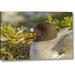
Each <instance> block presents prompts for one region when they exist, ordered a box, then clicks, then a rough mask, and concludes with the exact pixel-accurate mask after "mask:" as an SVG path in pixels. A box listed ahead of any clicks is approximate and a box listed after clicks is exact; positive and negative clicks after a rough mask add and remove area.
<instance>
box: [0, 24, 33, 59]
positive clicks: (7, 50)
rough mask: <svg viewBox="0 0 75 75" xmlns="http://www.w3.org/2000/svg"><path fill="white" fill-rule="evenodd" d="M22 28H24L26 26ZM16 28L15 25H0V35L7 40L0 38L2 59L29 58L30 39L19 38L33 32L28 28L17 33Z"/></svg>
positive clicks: (29, 35)
mask: <svg viewBox="0 0 75 75" xmlns="http://www.w3.org/2000/svg"><path fill="white" fill-rule="evenodd" d="M20 28H21V27H20ZM22 28H25V29H26V27H22ZM22 28H21V29H22ZM16 29H17V27H16V25H15V26H13V25H12V24H7V25H1V34H0V36H1V37H6V38H7V40H4V41H2V40H0V41H1V45H2V48H1V49H0V52H1V53H0V54H1V59H2V60H18V59H29V48H30V45H31V43H32V39H31V40H23V41H19V40H20V39H21V38H28V37H31V36H33V35H32V34H33V33H32V32H30V31H29V30H27V31H26V30H25V31H24V32H22V33H19V34H17V32H18V31H17V30H16Z"/></svg>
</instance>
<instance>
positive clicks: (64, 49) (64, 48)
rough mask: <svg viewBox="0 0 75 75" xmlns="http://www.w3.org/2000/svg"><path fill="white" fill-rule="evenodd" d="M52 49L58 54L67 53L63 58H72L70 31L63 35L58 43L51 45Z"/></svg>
mask: <svg viewBox="0 0 75 75" xmlns="http://www.w3.org/2000/svg"><path fill="white" fill-rule="evenodd" d="M53 50H56V51H57V52H58V53H59V55H61V54H64V53H65V54H67V57H65V58H72V56H73V38H72V32H71V33H69V34H66V35H65V36H64V37H62V38H61V39H59V41H58V43H57V44H56V45H55V46H54V47H53Z"/></svg>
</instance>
